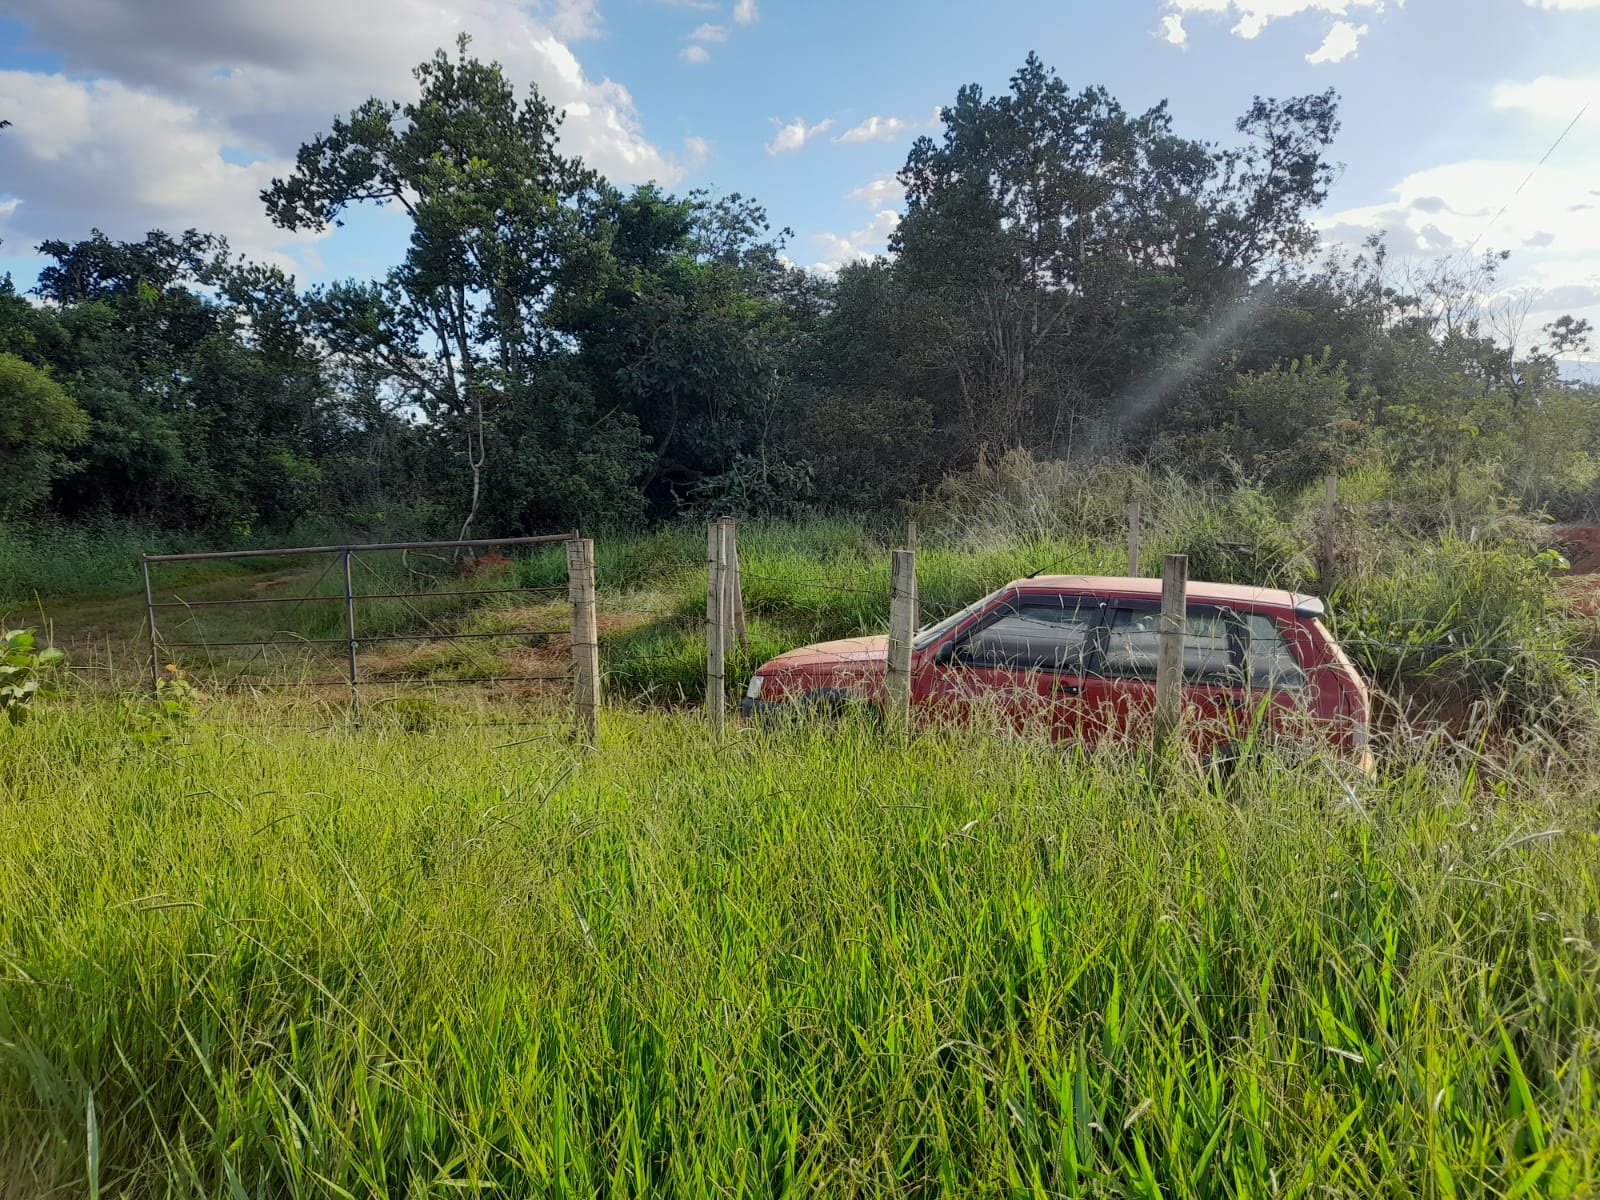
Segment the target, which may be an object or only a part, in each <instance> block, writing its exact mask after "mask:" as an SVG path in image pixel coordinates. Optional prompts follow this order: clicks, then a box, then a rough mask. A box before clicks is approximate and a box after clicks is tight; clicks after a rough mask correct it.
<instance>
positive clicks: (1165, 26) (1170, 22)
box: [1156, 13, 1189, 46]
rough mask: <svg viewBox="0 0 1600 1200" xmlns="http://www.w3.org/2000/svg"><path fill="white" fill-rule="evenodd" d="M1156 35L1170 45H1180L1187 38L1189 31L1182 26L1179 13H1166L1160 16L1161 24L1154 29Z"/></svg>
mask: <svg viewBox="0 0 1600 1200" xmlns="http://www.w3.org/2000/svg"><path fill="white" fill-rule="evenodd" d="M1156 36H1157V37H1158V38H1160V39H1161V40H1162V41H1164V42H1166V43H1167V44H1168V45H1171V46H1181V45H1183V44H1184V43H1185V42H1187V41H1188V40H1189V31H1188V30H1187V29H1185V28H1184V27H1183V16H1182V14H1180V13H1168V14H1167V15H1166V16H1164V17H1162V18H1161V26H1160V28H1159V29H1157V30H1156Z"/></svg>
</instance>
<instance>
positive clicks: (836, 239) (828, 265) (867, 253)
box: [811, 209, 900, 275]
mask: <svg viewBox="0 0 1600 1200" xmlns="http://www.w3.org/2000/svg"><path fill="white" fill-rule="evenodd" d="M899 224H900V214H899V213H897V212H894V211H892V210H888V209H885V210H884V211H882V212H880V213H877V214H875V215H874V216H873V218H872V221H871V222H870V223H869V224H867V225H865V226H863V227H862V228H860V229H857V230H855V231H854V232H853V233H846V234H838V233H818V234H814V235H812V239H811V240H812V241H813V242H815V243H816V244H817V246H818V247H819V248H820V249H821V252H822V257H821V258H819V259H818V260H817V261H816V262H815V263H813V264H812V266H813V267H814V268H815V269H816V270H819V271H822V272H823V273H824V274H829V275H831V274H833V273H835V272H836V271H838V270H839V268H840V267H842V266H845V265H846V264H847V263H852V262H855V261H857V260H858V259H863V258H872V257H874V256H875V255H878V254H882V253H884V251H885V250H886V249H887V248H888V245H889V237H890V235H891V234H893V233H894V231H895V229H896V228H897V227H898V226H899Z"/></svg>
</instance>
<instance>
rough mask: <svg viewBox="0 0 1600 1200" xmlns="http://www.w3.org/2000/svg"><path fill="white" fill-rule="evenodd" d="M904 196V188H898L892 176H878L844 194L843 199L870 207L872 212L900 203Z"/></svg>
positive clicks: (896, 181)
mask: <svg viewBox="0 0 1600 1200" xmlns="http://www.w3.org/2000/svg"><path fill="white" fill-rule="evenodd" d="M905 194H906V192H905V188H903V187H901V186H900V181H899V180H898V179H896V178H895V177H894V176H893V175H879V176H878V177H877V178H876V179H873V180H870V181H869V182H867V183H863V184H862V185H861V186H860V187H858V188H851V189H850V190H849V191H848V192H846V193H845V197H844V198H845V199H846V200H854V201H856V202H857V203H860V204H866V205H870V206H871V207H872V209H873V210H874V211H881V210H883V209H885V208H888V207H889V206H890V205H891V204H899V203H901V202H902V201H903V200H904V199H905Z"/></svg>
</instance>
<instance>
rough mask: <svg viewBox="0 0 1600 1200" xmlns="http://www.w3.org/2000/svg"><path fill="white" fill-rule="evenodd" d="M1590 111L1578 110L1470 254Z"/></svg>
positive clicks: (1480, 236)
mask: <svg viewBox="0 0 1600 1200" xmlns="http://www.w3.org/2000/svg"><path fill="white" fill-rule="evenodd" d="M1588 111H1589V105H1588V104H1585V105H1584V106H1583V107H1582V108H1580V109H1579V110H1578V115H1577V116H1575V117H1573V118H1572V120H1571V121H1569V122H1567V127H1566V128H1565V129H1563V130H1562V131H1561V136H1560V137H1558V138H1556V140H1555V141H1553V142H1551V143H1550V149H1548V150H1546V151H1545V152H1544V157H1543V158H1541V159H1540V160H1539V161H1538V162H1536V163H1534V164H1533V169H1532V170H1530V171H1529V172H1528V175H1527V178H1526V179H1524V180H1523V181H1522V182H1521V183H1519V184H1517V190H1516V191H1514V192H1512V193H1511V196H1510V198H1509V199H1507V200H1506V202H1505V203H1504V204H1502V205H1501V206H1500V211H1499V212H1497V213H1495V215H1494V216H1493V217H1491V218H1489V223H1488V224H1487V225H1485V226H1484V227H1483V231H1482V232H1481V233H1479V234H1478V236H1477V237H1475V238H1473V239H1472V245H1470V246H1468V247H1467V253H1468V254H1471V253H1472V252H1473V250H1475V249H1476V248H1477V245H1478V243H1479V242H1481V241H1483V239H1484V237H1485V236H1487V235H1488V233H1489V231H1490V230H1491V229H1493V228H1494V227H1495V226H1496V225H1497V224H1498V223H1499V221H1500V218H1501V217H1503V216H1505V215H1506V210H1507V209H1509V208H1510V207H1511V205H1512V204H1513V203H1514V202H1515V201H1516V198H1517V197H1518V196H1520V195H1522V189H1523V188H1525V187H1527V186H1528V184H1530V183H1532V182H1533V177H1534V175H1536V174H1537V173H1538V171H1539V168H1540V167H1542V166H1544V164H1545V163H1547V162H1549V161H1550V156H1551V155H1552V154H1554V153H1555V152H1556V149H1557V148H1558V147H1559V146H1560V145H1561V143H1562V142H1564V141H1566V140H1567V134H1569V133H1571V132H1572V130H1573V127H1574V126H1575V125H1577V123H1578V122H1579V121H1581V120H1583V114H1584V113H1586V112H1588Z"/></svg>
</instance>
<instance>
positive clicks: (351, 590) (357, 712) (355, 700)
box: [344, 546, 361, 725]
mask: <svg viewBox="0 0 1600 1200" xmlns="http://www.w3.org/2000/svg"><path fill="white" fill-rule="evenodd" d="M344 631H345V638H346V639H347V640H346V645H345V648H346V650H347V651H348V652H349V655H350V716H351V719H353V720H354V721H355V723H356V724H357V725H359V724H361V689H360V680H359V679H358V677H357V676H356V589H355V584H354V583H353V582H352V581H351V578H350V547H348V546H346V547H345V548H344Z"/></svg>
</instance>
